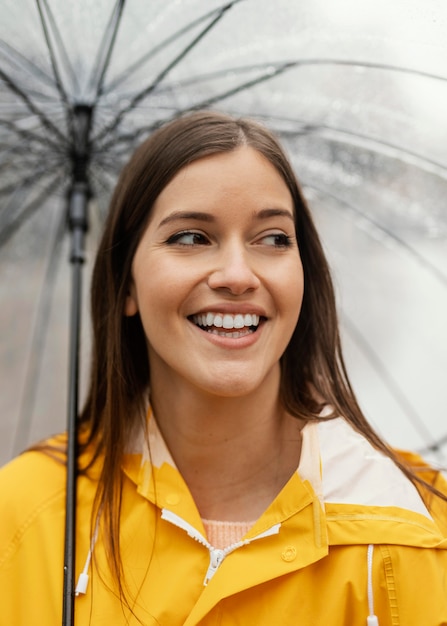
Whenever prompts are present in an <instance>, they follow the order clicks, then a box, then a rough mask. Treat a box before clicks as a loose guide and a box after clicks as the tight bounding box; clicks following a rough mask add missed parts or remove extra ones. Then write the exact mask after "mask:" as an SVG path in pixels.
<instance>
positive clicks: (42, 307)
mask: <svg viewBox="0 0 447 626" xmlns="http://www.w3.org/2000/svg"><path fill="white" fill-rule="evenodd" d="M64 230H65V216H64V213H63V212H62V211H61V212H60V217H59V219H58V224H57V227H56V229H55V234H54V237H53V241H52V245H51V251H50V256H49V261H48V264H47V268H46V271H45V276H44V281H43V285H42V288H41V292H40V297H39V303H38V307H37V318H36V321H35V325H34V330H33V333H32V339H31V353H30V358H29V361H28V365H27V370H26V375H25V386H24V392H23V396H22V402H21V407H20V413H19V417H18V422H17V427H16V432H15V436H14V444H13V452H14V454H18V453H19V452H20V451H21V450H22V449H23V448H24V447H25V446H26V444H27V439H28V436H29V432H30V427H31V419H32V415H33V410H34V405H35V401H36V394H37V385H38V382H39V368H40V365H41V362H42V357H43V352H44V347H45V340H46V337H47V334H48V327H49V321H50V311H51V296H52V291H53V287H54V282H55V279H56V275H57V269H58V267H59V260H60V255H61V251H62V245H61V243H62V239H63V233H64Z"/></svg>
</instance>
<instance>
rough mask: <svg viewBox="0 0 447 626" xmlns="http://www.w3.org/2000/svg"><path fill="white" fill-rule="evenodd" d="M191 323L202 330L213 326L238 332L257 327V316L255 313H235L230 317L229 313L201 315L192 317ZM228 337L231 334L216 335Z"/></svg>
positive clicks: (238, 334)
mask: <svg viewBox="0 0 447 626" xmlns="http://www.w3.org/2000/svg"><path fill="white" fill-rule="evenodd" d="M192 321H193V322H194V324H197V325H198V326H201V327H202V328H206V327H207V326H208V327H210V326H214V328H215V329H216V328H224V329H225V330H232V329H235V330H240V329H243V328H252V327H253V326H258V325H259V315H256V314H255V313H252V314H250V313H246V314H242V313H237V314H236V315H232V314H230V313H225V314H222V313H211V312H209V313H201V314H199V315H193V316H192ZM212 332H218V331H214V330H213V331H212ZM218 334H223V335H226V336H229V335H230V334H231V333H220V332H219V333H218ZM233 334H234V335H237V336H240V334H241V333H237V332H235V333H233Z"/></svg>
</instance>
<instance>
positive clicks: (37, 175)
mask: <svg viewBox="0 0 447 626" xmlns="http://www.w3.org/2000/svg"><path fill="white" fill-rule="evenodd" d="M48 169H49V168H48V163H45V165H41V167H39V168H38V169H37V170H36V171H34V172H33V173H32V174H30V175H29V176H27V177H23V178H21V179H20V187H19V183H18V182H17V181H13V182H10V183H7V184H5V185H4V186H3V187H0V195H2V196H4V195H6V194H9V193H11V192H14V191H20V190H22V189H25V188H26V187H27V186H29V185H32V184H33V183H35V182H37V181H39V180H41V179H42V175H45V174H46V172H47V171H48ZM6 211H7V208H6V209H2V210H1V213H0V215H1V214H2V213H3V214H4V213H5V212H6Z"/></svg>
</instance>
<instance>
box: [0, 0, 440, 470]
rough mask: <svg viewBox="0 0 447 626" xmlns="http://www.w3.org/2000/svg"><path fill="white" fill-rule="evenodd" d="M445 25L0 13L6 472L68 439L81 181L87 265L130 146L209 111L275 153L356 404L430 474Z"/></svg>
mask: <svg viewBox="0 0 447 626" xmlns="http://www.w3.org/2000/svg"><path fill="white" fill-rule="evenodd" d="M446 26H447V7H446V6H445V3H444V2H443V0H396V1H395V2H393V3H391V4H390V3H389V2H388V1H386V0H374V1H373V0H362V1H361V2H358V0H357V1H354V0H333V1H332V2H330V3H329V2H326V1H323V0H303V1H302V2H299V3H298V2H293V1H292V0H276V1H275V2H270V1H268V0H236V1H235V2H226V3H224V2H222V0H206V1H205V0H184V1H182V2H179V1H175V0H172V1H169V2H158V3H157V2H147V1H144V0H128V2H124V1H118V2H113V1H112V0H97V1H96V2H94V3H91V2H89V3H88V2H86V1H84V0H79V1H78V2H72V3H66V2H61V1H56V0H53V1H51V0H37V1H36V0H3V15H2V20H1V24H0V81H1V94H0V145H1V155H0V203H1V204H0V244H1V247H0V293H1V298H2V308H1V314H0V324H1V336H2V339H1V351H0V368H1V375H0V385H1V389H0V408H1V415H2V420H1V422H0V435H1V436H0V461H1V462H4V461H6V460H7V459H8V458H10V457H11V456H12V455H13V454H15V453H16V452H18V451H19V449H21V448H23V447H24V446H26V445H27V444H28V443H29V442H30V441H32V440H34V439H36V438H39V437H41V436H44V435H46V434H48V433H50V432H54V431H60V430H62V429H64V428H65V412H66V410H65V406H66V395H67V389H66V387H67V374H66V369H67V365H66V364H67V343H68V340H67V337H68V319H69V311H68V301H69V293H68V287H67V283H68V275H67V272H68V263H67V256H68V255H69V251H68V243H67V241H66V239H64V237H63V233H64V232H65V230H66V222H67V204H68V203H67V195H68V194H70V192H71V191H73V185H74V183H75V182H76V183H77V184H81V185H84V190H85V191H86V193H88V194H89V198H90V199H89V210H88V221H89V233H88V237H87V251H86V257H87V261H88V262H89V261H90V260H91V258H92V256H93V254H94V247H95V242H96V238H97V234H98V232H99V231H100V227H101V222H102V218H103V215H104V212H105V210H106V207H107V202H108V198H109V196H110V191H111V188H112V186H113V183H114V181H115V180H116V176H117V173H118V171H119V170H120V169H121V167H122V165H123V164H124V162H125V161H126V160H127V158H128V156H129V154H130V153H131V152H132V150H133V149H134V147H135V146H136V145H137V144H138V143H140V142H141V141H142V140H143V139H144V137H145V136H146V135H147V134H149V133H150V132H151V130H153V129H154V128H155V127H157V126H158V125H159V124H160V123H162V122H163V121H165V120H168V119H172V118H173V117H175V116H177V115H179V114H180V113H182V112H184V111H188V110H192V109H195V108H202V107H213V108H219V109H221V110H225V111H229V112H231V113H234V114H240V115H248V116H251V117H256V118H258V119H260V120H262V121H264V122H265V123H266V124H267V125H268V126H269V127H271V128H272V129H274V130H276V131H277V133H278V134H279V135H280V136H281V138H282V140H283V143H284V144H285V145H286V148H287V150H288V152H289V154H290V156H291V159H292V162H293V164H294V166H295V170H296V172H297V174H298V177H299V179H300V180H301V182H302V184H303V186H304V191H305V195H306V197H307V198H308V200H309V202H310V204H311V207H312V208H313V210H314V213H315V217H316V220H317V223H318V226H319V229H320V232H321V233H322V236H323V241H324V243H325V247H326V250H327V253H328V256H329V258H330V261H331V264H332V267H333V270H334V276H335V280H336V286H337V290H338V294H339V301H340V315H341V320H342V330H343V341H344V345H345V350H346V355H347V361H348V368H349V371H350V373H351V376H352V379H353V383H354V388H355V390H356V391H357V393H358V396H359V400H360V404H361V405H362V407H363V408H364V410H365V412H366V414H367V416H368V417H369V418H370V420H371V421H372V423H373V424H374V425H375V426H376V427H377V429H378V430H379V431H380V432H381V433H382V434H383V435H384V436H385V437H386V438H387V439H388V440H389V441H390V442H391V443H392V444H393V445H398V446H401V447H408V448H411V449H418V450H424V452H425V453H426V455H427V456H430V457H431V458H433V459H435V460H439V461H441V462H442V461H443V459H444V458H445V454H446V453H447V426H446V424H447V421H446V420H445V408H444V407H445V405H446V397H445V396H446V388H445V384H444V380H445V378H446V375H447V350H446V344H447V331H446V327H445V318H446V313H447V245H446V244H447V211H446V208H445V200H444V199H445V198H446V197H447V141H446V139H447V137H446V134H447V132H446V128H445V122H444V117H445V111H446V110H447V68H446V66H445V59H446V58H447V50H446V48H447V44H446V41H445V32H446ZM87 267H89V265H88V263H87ZM84 288H85V289H86V288H87V285H85V286H84ZM83 332H84V336H83V346H82V362H83V364H85V363H86V362H87V359H88V324H87V323H85V324H84V327H83ZM81 373H82V374H83V375H85V368H81ZM81 383H82V381H81ZM81 392H82V384H81ZM443 455H444V456H443Z"/></svg>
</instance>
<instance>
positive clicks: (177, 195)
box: [153, 146, 294, 214]
mask: <svg viewBox="0 0 447 626" xmlns="http://www.w3.org/2000/svg"><path fill="white" fill-rule="evenodd" d="M225 202H226V203H227V204H228V203H230V204H234V205H235V206H237V207H239V210H240V209H241V208H242V207H244V206H250V207H252V208H253V207H255V208H260V209H263V208H271V207H279V208H288V209H289V210H290V211H291V212H292V213H293V212H294V210H293V200H292V194H291V192H290V190H289V188H288V186H287V184H286V182H285V181H284V179H283V177H282V175H281V174H280V173H279V171H278V170H277V169H276V167H275V166H274V165H272V163H270V161H269V160H268V159H267V158H266V157H265V156H264V155H262V154H261V153H260V152H258V151H257V150H255V149H254V148H251V147H249V146H242V147H240V148H237V149H235V150H232V151H231V152H223V153H219V154H214V155H211V156H207V157H203V158H201V159H198V160H196V161H193V162H192V163H190V164H188V165H186V166H185V167H183V168H182V169H180V170H179V171H178V172H177V174H176V175H175V176H174V178H173V179H172V180H171V181H170V182H169V183H168V185H167V186H166V187H165V188H164V189H163V190H162V192H161V193H160V194H159V196H158V198H157V199H156V202H155V204H154V207H153V214H156V213H160V211H162V212H165V211H169V210H172V211H177V210H179V209H185V210H186V209H188V208H190V209H199V208H200V209H201V210H203V209H209V210H211V208H212V207H213V206H217V205H219V203H225Z"/></svg>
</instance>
